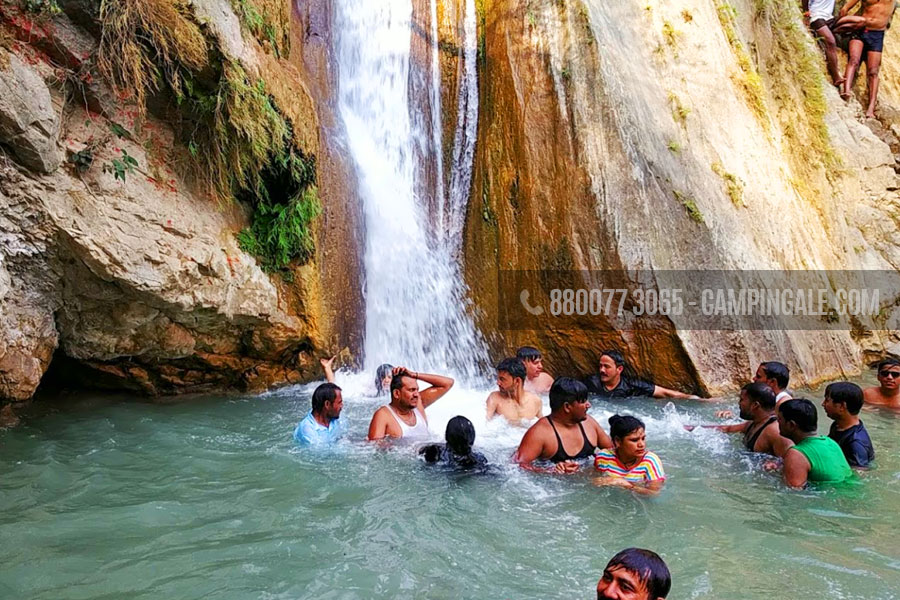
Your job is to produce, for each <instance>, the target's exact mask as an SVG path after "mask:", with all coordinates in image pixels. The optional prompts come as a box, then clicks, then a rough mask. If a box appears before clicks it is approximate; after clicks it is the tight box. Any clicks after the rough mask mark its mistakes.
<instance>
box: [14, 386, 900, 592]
mask: <svg viewBox="0 0 900 600" xmlns="http://www.w3.org/2000/svg"><path fill="white" fill-rule="evenodd" d="M339 383H340V380H339ZM366 383H368V382H366ZM354 388H356V389H357V390H358V391H359V393H354V391H353V389H354ZM363 388H364V385H363V384H362V383H360V382H359V380H358V379H356V378H352V379H351V380H350V381H347V382H346V383H345V390H346V391H347V395H346V396H345V403H344V406H345V411H346V414H347V417H348V418H349V421H350V423H351V427H350V429H351V431H350V436H349V439H348V440H346V441H344V442H342V443H341V445H340V446H339V447H337V448H335V449H334V450H332V451H328V452H313V451H309V450H304V449H298V448H296V447H295V446H294V444H293V443H292V441H291V432H292V430H293V427H294V425H295V424H296V422H297V421H298V420H299V419H300V418H301V417H302V416H303V415H304V414H305V413H306V412H307V410H308V406H309V393H310V388H296V389H293V390H283V391H281V392H278V393H276V394H271V395H268V396H263V397H255V398H228V399H222V398H208V399H199V400H193V401H190V402H183V403H178V404H170V405H152V404H144V403H108V402H99V401H94V402H90V403H88V404H86V405H76V406H74V407H71V408H67V409H65V410H59V411H55V412H51V413H50V414H46V415H43V416H40V417H33V418H31V419H29V420H28V422H27V423H26V425H25V426H24V427H21V428H19V429H16V430H11V431H5V432H0V565H2V569H0V597H3V598H13V597H20V598H31V599H39V598H46V599H53V600H58V599H87V598H110V599H112V598H323V599H325V598H348V599H349V598H373V597H378V598H401V597H402V598H435V599H441V598H446V599H451V598H452V599H455V598H573V599H574V598H590V597H592V596H593V594H594V592H593V588H594V586H595V585H596V582H597V578H598V577H599V575H600V573H601V571H602V569H603V566H604V565H605V563H606V561H607V560H608V559H609V557H610V556H612V554H614V553H615V552H617V551H618V550H620V549H622V548H624V547H626V546H630V545H638V546H643V547H648V548H652V549H655V550H656V551H658V552H660V553H661V554H662V555H663V556H664V557H665V559H666V561H667V562H668V564H669V566H670V568H671V570H672V573H673V576H674V586H673V591H672V593H671V594H670V598H751V599H753V598H759V599H766V600H768V599H770V598H810V599H812V598H823V597H827V598H859V599H867V600H871V599H875V598H879V599H887V598H897V597H898V595H900V591H898V590H900V544H898V543H897V539H898V534H900V526H898V518H897V517H898V510H900V458H898V445H900V444H898V441H897V440H898V432H900V417H898V416H896V415H894V414H890V413H884V412H865V413H864V415H863V418H864V421H865V423H866V425H867V427H868V428H869V431H870V434H871V436H872V438H873V440H874V442H875V444H876V451H877V453H878V466H877V469H876V470H874V471H872V472H870V473H868V474H867V475H865V476H864V477H863V478H862V483H861V484H859V485H855V486H850V487H847V488H843V489H837V490H827V491H822V490H819V491H806V492H790V491H787V490H785V489H784V488H783V487H782V486H781V485H780V484H779V483H778V481H777V479H776V478H774V477H773V476H772V475H768V474H764V473H762V472H761V471H760V470H759V468H758V465H757V463H756V462H755V461H754V460H753V459H752V458H750V457H748V456H747V455H745V454H743V453H742V452H741V451H740V447H739V440H738V439H737V438H728V437H726V436H724V435H721V434H717V433H713V432H709V431H701V432H697V433H687V432H685V431H683V429H682V428H681V424H682V423H688V422H691V423H693V422H698V421H700V420H709V419H711V416H712V413H713V412H714V410H715V409H716V408H721V406H718V405H711V404H702V403H694V402H689V403H682V404H678V405H676V406H674V407H671V406H670V407H666V405H665V404H664V403H662V402H653V401H650V400H640V401H633V402H629V403H628V404H627V405H626V404H615V405H613V404H601V405H599V406H594V408H592V409H591V413H592V414H593V415H594V416H595V417H596V418H598V419H600V420H601V423H603V424H604V425H606V418H607V417H608V416H609V415H610V414H612V412H613V411H615V410H619V411H623V410H626V409H627V410H628V411H631V412H633V413H635V414H638V415H640V416H642V417H644V418H645V420H646V421H647V424H648V438H649V443H650V447H651V449H653V450H655V451H656V452H657V453H658V454H659V455H660V456H661V458H662V460H663V462H664V465H665V468H666V471H667V472H668V475H669V482H668V483H667V485H666V488H665V491H664V492H663V493H662V494H661V495H660V496H659V497H658V498H652V499H647V498H640V497H636V496H634V495H633V494H632V493H630V492H627V491H624V490H621V489H617V488H596V487H594V486H593V485H591V482H590V479H589V478H588V477H587V476H573V477H555V476H548V475H544V476H541V475H536V474H531V473H523V472H520V471H519V470H518V469H516V468H513V467H510V466H508V465H507V460H508V457H509V455H510V454H511V453H512V451H513V449H514V448H515V446H516V444H517V442H518V439H519V437H520V436H521V431H520V430H515V429H513V428H511V427H507V426H506V425H502V424H500V423H498V422H492V423H490V424H488V425H486V424H485V423H484V419H483V414H482V407H483V400H484V397H485V395H486V394H485V392H484V391H466V390H454V391H453V392H451V394H450V395H448V396H447V397H445V398H444V399H442V400H440V401H439V402H438V403H437V404H436V405H434V407H432V409H429V417H430V419H431V421H432V425H433V428H434V429H436V430H438V431H443V426H444V424H445V423H446V422H447V420H448V419H449V418H450V417H451V416H453V415H454V414H457V413H463V414H466V415H467V416H469V417H470V418H472V420H473V421H474V422H475V424H476V429H477V431H478V440H477V441H476V446H478V447H480V448H481V449H482V450H483V451H484V452H485V453H486V454H487V455H488V457H489V458H491V459H492V460H493V461H494V462H496V463H497V464H498V465H500V467H499V468H498V470H497V472H496V473H494V474H493V475H488V476H468V477H465V476H464V477H460V476H448V475H447V474H446V473H442V472H438V471H434V470H432V469H429V468H427V467H426V466H425V465H424V464H422V463H421V462H419V461H418V460H417V458H416V457H415V455H414V453H413V451H412V449H410V448H393V449H390V450H381V449H377V448H374V447H373V446H371V445H369V444H366V443H364V442H362V441H361V440H362V438H363V437H364V436H365V431H366V427H367V425H368V420H369V417H370V416H371V414H372V412H373V411H374V409H375V408H376V407H377V406H378V404H379V402H378V401H377V400H375V399H373V398H366V397H364V396H363V394H362V393H361V391H362V390H363ZM813 397H814V398H818V399H820V398H821V395H820V394H817V393H814V395H813ZM732 404H733V403H732ZM821 418H822V419H824V420H823V421H821V422H820V430H822V429H824V427H823V426H822V425H827V419H826V418H825V417H824V415H821Z"/></svg>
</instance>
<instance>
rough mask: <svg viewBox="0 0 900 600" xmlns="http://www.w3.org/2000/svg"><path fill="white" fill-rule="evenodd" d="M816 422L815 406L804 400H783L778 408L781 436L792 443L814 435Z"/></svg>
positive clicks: (817, 415)
mask: <svg viewBox="0 0 900 600" xmlns="http://www.w3.org/2000/svg"><path fill="white" fill-rule="evenodd" d="M818 420H819V414H818V412H816V405H815V404H813V403H812V402H810V401H809V400H807V399H806V398H793V399H791V400H785V401H784V402H782V403H781V405H779V407H778V426H779V428H780V429H781V435H783V436H784V437H786V438H788V439H789V440H791V441H792V442H794V443H797V442H800V441H802V440H803V438H806V437H809V436H811V435H815V433H816V429H817V428H818Z"/></svg>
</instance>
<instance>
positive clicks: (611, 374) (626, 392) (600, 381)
mask: <svg viewBox="0 0 900 600" xmlns="http://www.w3.org/2000/svg"><path fill="white" fill-rule="evenodd" d="M626 369H627V370H628V371H630V368H629V367H628V365H627V364H626V363H625V358H624V357H623V356H622V353H621V352H619V351H618V350H604V351H603V352H602V353H601V354H600V366H599V369H598V373H597V374H596V375H591V376H589V377H587V378H585V380H584V385H586V386H587V389H588V391H589V392H590V393H592V394H595V395H597V396H600V397H601V398H603V399H604V400H609V399H613V398H632V397H635V396H643V397H646V398H689V399H693V400H696V399H698V398H699V396H693V395H691V394H685V393H683V392H679V391H676V390H670V389H669V388H664V387H662V386H659V385H654V384H652V383H650V382H649V381H644V380H642V379H638V378H636V377H629V376H627V375H624V374H623V373H624V372H626Z"/></svg>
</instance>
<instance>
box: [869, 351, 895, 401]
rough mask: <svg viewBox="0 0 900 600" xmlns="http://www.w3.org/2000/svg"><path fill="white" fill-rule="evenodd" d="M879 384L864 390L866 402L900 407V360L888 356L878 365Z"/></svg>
mask: <svg viewBox="0 0 900 600" xmlns="http://www.w3.org/2000/svg"><path fill="white" fill-rule="evenodd" d="M876 368H877V369H878V371H877V372H878V384H879V385H876V386H874V387H869V388H866V389H865V390H864V391H863V399H864V400H865V402H866V404H872V405H875V406H886V407H888V408H900V360H897V359H896V358H886V359H884V360H883V361H881V362H880V363H878V366H877V367H876Z"/></svg>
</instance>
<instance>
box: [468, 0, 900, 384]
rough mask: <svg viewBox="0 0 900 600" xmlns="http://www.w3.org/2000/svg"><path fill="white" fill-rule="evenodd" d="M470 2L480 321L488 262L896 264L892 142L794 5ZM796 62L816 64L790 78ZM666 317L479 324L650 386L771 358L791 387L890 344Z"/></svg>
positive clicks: (492, 293)
mask: <svg viewBox="0 0 900 600" xmlns="http://www.w3.org/2000/svg"><path fill="white" fill-rule="evenodd" d="M484 4H485V5H484V22H483V33H482V35H483V40H484V41H483V48H484V50H483V52H484V57H483V69H484V72H483V74H482V80H483V84H482V87H481V106H482V112H481V121H480V127H479V139H478V153H477V158H476V172H475V178H474V184H473V193H472V198H471V203H470V208H469V218H468V226H467V230H466V243H465V248H466V263H465V264H466V272H467V280H468V282H469V285H470V286H471V288H472V293H473V296H474V298H475V302H476V304H478V305H479V306H480V307H482V309H483V310H484V311H485V313H484V318H483V320H482V322H483V327H484V328H485V329H490V327H491V324H496V323H497V318H498V315H497V314H496V306H497V303H496V294H497V279H498V271H499V270H501V269H575V270H602V269H623V268H624V269H628V270H651V271H656V272H658V271H661V270H668V269H863V268H865V269H895V268H896V267H897V265H898V264H900V254H898V252H897V246H896V242H897V235H898V231H897V223H896V221H895V220H894V218H893V217H892V216H891V214H892V213H894V212H895V211H896V207H897V203H898V195H897V192H896V189H897V177H896V174H895V172H894V169H893V165H894V157H893V156H892V154H891V151H890V148H889V147H888V146H887V145H886V144H885V143H883V142H882V141H880V140H879V139H878V137H876V136H875V135H874V134H873V133H872V131H870V129H868V128H867V127H866V126H865V125H864V124H862V123H860V122H859V121H858V120H857V118H856V115H855V114H854V112H853V110H852V109H851V108H847V107H846V106H844V105H843V104H842V103H841V101H840V99H839V97H838V95H837V93H836V92H835V91H834V90H833V88H831V87H830V86H828V85H827V84H825V83H824V79H823V75H822V72H823V68H822V63H821V59H820V58H819V57H818V55H817V54H816V50H815V47H814V46H813V44H812V41H811V40H810V39H809V38H808V36H806V34H805V31H804V30H803V27H802V24H801V23H800V21H799V13H797V12H791V10H792V7H793V5H792V3H790V2H780V1H779V0H771V1H770V2H767V3H753V2H743V1H736V2H732V3H731V6H733V10H732V9H729V8H728V7H727V6H725V3H724V2H721V3H718V6H717V3H716V2H707V1H701V0H676V1H673V2H665V3H662V2H647V3H643V4H641V3H632V2H602V1H599V0H597V1H594V0H588V1H586V2H566V3H557V2H540V3H539V2H517V1H496V2H485V3H484ZM760 5H762V6H763V7H764V10H760V9H759V8H758V7H759V6H760ZM789 9H790V10H789ZM751 48H752V51H751V50H749V49H751ZM804 57H805V59H806V60H808V61H810V64H811V65H812V66H813V67H814V68H813V69H809V70H808V72H809V73H811V75H810V76H809V77H805V78H802V77H798V76H796V73H797V72H798V71H797V69H799V68H800V67H801V66H803V63H802V61H803V60H804ZM816 94H818V98H820V100H821V102H820V103H819V104H818V105H817V104H816V103H815V102H813V101H812V100H809V99H808V98H814V97H816V96H815V95H816ZM816 109H821V110H820V111H819V114H818V115H817V114H816V113H815V110H816ZM822 131H825V132H827V136H824V135H822V133H821V132H822ZM826 142H827V143H826ZM729 182H734V183H733V184H732V185H729ZM585 283H590V282H585ZM595 283H597V282H595ZM677 326H678V322H677V320H676V319H674V318H656V319H646V318H643V319H636V320H635V322H634V323H633V324H632V327H631V328H630V329H631V330H629V331H616V330H614V329H612V328H604V327H600V328H599V330H592V331H565V332H558V331H557V332H554V331H534V332H517V333H515V334H514V335H512V336H506V337H505V338H503V340H502V341H499V338H495V339H497V340H498V342H497V346H498V348H500V349H503V348H504V347H505V349H506V350H512V349H513V348H514V347H515V344H517V343H526V342H530V343H533V344H534V345H537V346H540V347H543V348H545V350H546V351H547V355H548V357H547V358H548V360H547V362H549V363H550V367H551V368H553V367H554V366H557V365H558V366H559V368H564V369H570V368H572V367H574V368H575V369H579V370H582V371H583V372H584V371H589V370H592V369H593V368H594V367H595V365H596V361H597V358H598V355H599V351H600V350H601V349H602V348H604V347H610V346H611V347H618V348H620V349H623V350H624V351H625V354H626V356H627V357H628V358H630V359H631V361H632V362H633V363H634V364H635V365H636V366H637V368H638V371H640V372H641V373H643V374H646V375H652V376H653V378H654V379H655V381H656V382H657V383H660V384H662V385H671V386H677V387H681V388H682V389H685V390H689V389H691V390H697V391H705V392H708V393H718V392H721V391H724V390H727V389H733V388H734V387H735V386H737V385H740V384H741V383H743V382H745V381H747V379H748V377H749V375H750V373H751V372H752V371H753V369H754V368H755V366H756V364H758V362H759V361H761V360H783V361H784V362H787V363H788V364H789V365H790V366H791V367H792V369H793V373H794V380H793V383H794V384H795V385H796V384H802V383H805V382H812V381H818V380H822V379H826V378H831V377H839V376H840V375H841V374H842V373H846V372H852V371H854V370H856V369H858V368H859V366H860V364H861V359H862V358H863V356H864V355H866V356H869V355H868V354H866V353H877V352H879V351H881V350H882V349H883V348H884V346H888V348H889V347H890V345H891V344H892V343H894V341H893V340H892V339H890V337H889V336H875V335H870V336H866V337H865V338H862V339H857V338H856V337H854V336H852V335H850V334H849V333H847V332H836V333H825V332H800V331H784V332H779V331H770V332H706V331H680V330H679V329H678V327H677Z"/></svg>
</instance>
